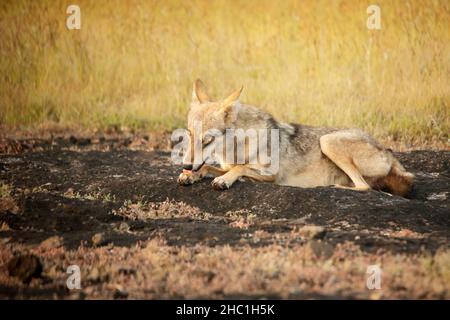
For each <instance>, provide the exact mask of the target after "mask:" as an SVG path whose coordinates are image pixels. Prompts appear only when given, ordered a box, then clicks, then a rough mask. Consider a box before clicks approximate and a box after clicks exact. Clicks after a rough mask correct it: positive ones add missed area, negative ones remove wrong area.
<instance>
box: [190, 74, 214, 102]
mask: <svg viewBox="0 0 450 320" xmlns="http://www.w3.org/2000/svg"><path fill="white" fill-rule="evenodd" d="M207 101H211V99H210V98H209V96H208V94H207V93H206V86H205V84H204V83H203V82H202V80H200V79H197V80H195V82H194V89H193V90H192V102H194V103H203V102H207Z"/></svg>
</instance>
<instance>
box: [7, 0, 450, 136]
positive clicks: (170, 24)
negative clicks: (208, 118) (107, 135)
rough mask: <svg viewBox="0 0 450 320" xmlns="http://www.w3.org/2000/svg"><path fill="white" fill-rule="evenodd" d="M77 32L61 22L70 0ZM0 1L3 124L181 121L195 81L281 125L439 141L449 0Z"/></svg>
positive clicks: (446, 90) (445, 104)
mask: <svg viewBox="0 0 450 320" xmlns="http://www.w3.org/2000/svg"><path fill="white" fill-rule="evenodd" d="M73 3H75V4H78V5H79V6H80V8H81V30H68V29H67V28H66V24H65V23H66V18H67V16H68V15H67V14H66V8H67V6H68V5H69V4H73ZM370 4H372V1H332V0H326V1H325V0H324V1H288V0H284V1H281V2H279V1H273V0H270V1H269V0H253V1H252V0H250V1H232V0H227V1H225V0H223V1H221V0H214V1H206V0H205V1H179V0H177V1H175V0H164V1H119V0H117V1H82V0H76V1H70V2H67V1H15V0H14V1H2V2H1V3H0V29H1V32H0V88H1V90H0V110H1V113H0V114H1V115H0V121H1V123H2V124H3V125H5V126H8V127H16V128H17V127H19V128H35V127H39V126H42V125H46V124H48V123H57V124H58V125H61V126H74V125H75V126H79V127H82V128H99V129H102V128H107V127H109V126H115V127H117V126H126V127H129V128H143V129H167V130H170V129H173V128H175V127H182V126H184V124H185V117H186V113H187V110H188V106H189V102H190V99H191V98H190V96H191V86H192V82H193V81H194V80H195V78H197V77H200V78H202V79H203V80H204V82H205V83H206V84H207V85H208V86H209V88H210V91H211V93H212V94H213V96H214V97H216V98H223V97H224V96H225V95H226V94H228V93H230V92H231V91H232V90H234V89H236V88H238V87H239V86H240V85H241V84H243V85H244V93H243V96H242V101H243V102H245V103H250V104H254V105H259V106H261V107H262V108H264V109H266V110H268V111H270V112H272V113H273V114H274V115H275V116H276V117H277V118H278V119H280V120H285V121H291V122H302V123H307V124H312V125H330V126H350V127H352V126H358V127H361V128H364V129H366V130H368V131H370V132H371V133H373V134H375V135H376V136H378V137H391V138H393V139H397V140H400V141H421V142H424V141H425V142H427V141H428V142H431V141H440V142H441V143H442V142H443V143H448V132H449V131H450V130H449V129H450V83H449V74H450V2H449V1H448V0H441V1H438V0H435V1H430V0H423V1H420V0H418V1H400V0H395V1H392V0H389V1H377V4H379V6H380V7H381V30H368V29H367V27H366V21H367V18H368V13H367V12H366V9H367V7H368V6H369V5H370Z"/></svg>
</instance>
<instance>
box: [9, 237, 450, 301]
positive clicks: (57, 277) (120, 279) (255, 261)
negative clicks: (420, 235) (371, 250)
mask: <svg viewBox="0 0 450 320" xmlns="http://www.w3.org/2000/svg"><path fill="white" fill-rule="evenodd" d="M14 248H15V252H17V251H25V250H26V249H25V248H19V246H17V245H16V246H15V247H14ZM28 250H30V252H31V253H34V254H36V255H38V256H39V257H40V258H41V260H42V262H43V265H44V275H45V277H46V278H47V279H48V280H47V281H46V282H45V283H44V282H43V280H41V279H35V280H33V282H31V284H30V286H29V288H30V289H39V290H42V291H45V290H49V291H51V290H54V292H55V294H56V292H57V291H56V288H60V289H62V290H63V291H64V288H65V282H66V279H67V276H68V275H67V273H66V268H67V266H69V265H71V264H77V265H79V266H80V269H81V276H82V279H81V285H82V290H81V292H80V291H79V290H75V291H73V292H71V293H72V294H73V297H74V298H79V297H86V298H96V299H98V298H109V299H111V298H113V297H116V298H117V297H126V298H138V299H139V298H140V299H142V298H223V297H235V298H236V297H281V298H320V297H322V298H324V297H329V298H338V297H353V298H365V299H367V298H370V299H383V298H384V299H386V298H387V299H393V298H409V299H414V298H415V299H417V298H419V299H424V298H441V299H448V298H449V291H448V283H449V281H450V273H449V268H448V267H449V263H450V254H449V251H448V250H440V251H438V252H437V253H435V254H433V255H431V254H418V255H403V254H393V253H389V252H378V253H377V254H368V253H364V252H362V251H361V250H360V249H359V248H358V247H357V246H355V245H353V244H351V243H344V244H342V245H338V246H337V247H336V248H335V250H334V251H333V253H332V255H331V256H329V257H323V256H321V257H317V256H316V255H315V253H314V252H313V251H312V250H311V247H310V246H309V245H304V246H299V245H296V246H293V247H285V246H281V245H275V244H274V245H269V246H264V247H259V248H251V247H249V246H241V247H230V246H215V247H209V246H204V245H197V246H194V247H188V246H180V247H174V246H168V245H167V244H166V242H165V241H164V240H163V239H158V238H155V239H152V240H150V241H148V242H147V243H142V244H140V245H137V246H136V247H133V248H123V247H103V248H96V249H90V248H86V247H83V246H81V247H79V248H78V249H77V250H66V249H64V248H61V247H60V248H55V249H51V250H49V249H48V248H47V247H45V246H44V245H41V246H37V247H34V248H32V249H30V248H28ZM12 256H13V250H12V248H11V247H10V246H9V245H6V246H3V247H2V248H1V249H0V265H1V264H5V263H6V262H7V261H8V260H9V259H10V258H11V257H12ZM349 257H350V258H349ZM373 264H377V265H379V266H380V267H381V270H382V280H381V290H368V289H367V287H366V279H367V276H368V275H367V274H366V270H367V266H369V265H373ZM0 285H2V286H5V287H15V288H19V290H17V292H18V295H17V296H16V297H17V298H21V296H20V294H21V291H20V288H23V287H24V285H23V284H22V283H20V281H18V280H17V279H15V278H13V277H9V276H8V275H7V273H6V270H4V269H0ZM31 292H32V291H31ZM36 292H38V291H36ZM64 292H65V293H66V294H67V291H64ZM80 294H81V296H80ZM56 297H57V296H55V298H56ZM66 298H67V296H66Z"/></svg>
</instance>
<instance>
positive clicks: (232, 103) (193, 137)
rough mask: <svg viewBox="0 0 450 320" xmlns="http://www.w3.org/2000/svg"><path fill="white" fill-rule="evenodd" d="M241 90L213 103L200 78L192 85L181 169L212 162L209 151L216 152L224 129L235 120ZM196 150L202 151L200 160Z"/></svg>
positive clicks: (193, 167)
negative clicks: (186, 140) (187, 141)
mask: <svg viewBox="0 0 450 320" xmlns="http://www.w3.org/2000/svg"><path fill="white" fill-rule="evenodd" d="M242 89H243V87H241V88H240V89H239V90H236V91H235V92H233V93H232V94H230V95H229V96H228V97H227V98H225V99H223V100H219V101H212V99H211V98H210V97H209V95H208V93H207V92H206V87H205V85H204V84H203V82H202V81H201V80H200V79H197V80H196V81H195V82H194V88H193V90H192V102H191V107H190V110H189V114H188V130H189V136H190V144H189V148H188V150H186V152H185V155H184V158H183V168H184V169H186V170H194V171H196V170H199V169H200V168H201V166H202V165H203V164H204V163H205V162H207V161H208V160H212V159H210V154H211V150H215V148H216V147H217V145H216V144H217V143H219V141H222V138H223V136H224V135H225V130H226V129H228V128H230V127H231V126H232V123H233V122H234V121H235V120H236V117H237V114H238V112H239V108H240V103H239V96H240V95H241V92H242ZM195 151H199V152H202V151H203V152H202V153H203V157H196V156H195V153H196V152H195ZM199 152H197V153H199ZM205 155H206V156H205ZM200 158H202V159H201V160H200Z"/></svg>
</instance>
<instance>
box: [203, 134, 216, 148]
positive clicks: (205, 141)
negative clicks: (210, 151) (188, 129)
mask: <svg viewBox="0 0 450 320" xmlns="http://www.w3.org/2000/svg"><path fill="white" fill-rule="evenodd" d="M213 141H214V137H211V136H207V137H205V138H203V142H202V144H203V146H204V147H206V146H207V145H208V144H210V143H211V142H213Z"/></svg>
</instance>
